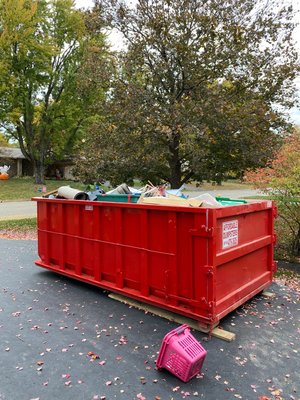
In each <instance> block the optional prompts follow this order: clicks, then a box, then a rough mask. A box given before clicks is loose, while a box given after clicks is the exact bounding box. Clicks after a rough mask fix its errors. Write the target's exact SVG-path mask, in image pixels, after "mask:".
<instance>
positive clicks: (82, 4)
mask: <svg viewBox="0 0 300 400" xmlns="http://www.w3.org/2000/svg"><path fill="white" fill-rule="evenodd" d="M136 2H137V0H126V3H128V4H134V3H136ZM282 3H288V4H290V3H292V4H293V7H294V9H295V10H297V14H296V18H295V20H296V21H297V22H298V23H299V26H298V27H297V28H296V29H295V39H296V41H297V43H298V46H297V47H298V51H299V53H300V0H282ZM93 4H94V2H93V0H75V5H76V6H77V7H78V8H90V7H92V6H93ZM109 40H110V42H111V45H112V47H113V48H114V49H115V50H118V49H120V48H121V47H122V38H121V35H120V34H118V32H115V31H113V32H112V33H111V34H110V35H109ZM296 84H297V87H298V88H299V92H300V77H298V78H297V79H296ZM290 116H291V119H292V121H293V122H294V123H296V124H297V125H300V108H299V107H294V108H293V109H292V110H291V111H290Z"/></svg>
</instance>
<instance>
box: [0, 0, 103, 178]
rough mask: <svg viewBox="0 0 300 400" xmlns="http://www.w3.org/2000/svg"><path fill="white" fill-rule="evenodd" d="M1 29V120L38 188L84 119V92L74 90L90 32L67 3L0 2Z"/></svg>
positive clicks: (52, 0)
mask: <svg viewBox="0 0 300 400" xmlns="http://www.w3.org/2000/svg"><path fill="white" fill-rule="evenodd" d="M0 26H1V33H0V77H1V86H0V94H1V100H0V106H1V109H0V121H1V124H2V127H4V129H5V130H6V132H7V133H9V134H10V135H11V136H12V137H13V138H15V139H17V140H18V141H19V144H20V148H21V150H22V152H23V154H24V155H25V157H26V158H27V159H28V160H30V161H32V163H33V164H34V168H35V179H36V182H37V183H41V182H43V179H44V170H45V165H46V164H47V163H48V162H50V161H53V160H55V159H57V158H61V157H63V156H64V155H65V154H66V152H70V151H71V149H72V147H73V145H74V143H76V141H77V140H78V138H79V137H80V134H81V129H82V128H83V125H84V121H85V120H86V118H87V116H88V115H89V107H90V98H89V93H88V92H85V93H84V94H83V93H81V92H80V90H79V88H78V86H79V73H80V68H81V66H82V62H83V58H84V56H85V54H86V52H87V48H88V46H89V43H90V36H89V31H88V29H86V26H85V16H84V14H83V12H81V11H79V10H76V9H75V8H74V4H73V1H72V0H40V1H36V0H0ZM97 38H98V45H99V44H100V43H101V44H102V45H103V46H104V36H103V35H101V37H100V36H99V35H98V36H97ZM94 40H95V39H94Z"/></svg>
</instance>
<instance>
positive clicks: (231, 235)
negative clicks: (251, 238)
mask: <svg viewBox="0 0 300 400" xmlns="http://www.w3.org/2000/svg"><path fill="white" fill-rule="evenodd" d="M238 243H239V221H238V220H237V219H236V220H234V221H227V222H223V229H222V248H223V249H227V248H228V247H232V246H236V245H237V244H238Z"/></svg>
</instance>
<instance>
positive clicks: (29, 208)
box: [0, 189, 259, 220]
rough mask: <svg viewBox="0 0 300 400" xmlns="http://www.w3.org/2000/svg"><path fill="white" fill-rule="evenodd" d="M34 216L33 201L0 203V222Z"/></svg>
mask: <svg viewBox="0 0 300 400" xmlns="http://www.w3.org/2000/svg"><path fill="white" fill-rule="evenodd" d="M184 193H185V194H188V195H189V196H190V197H196V196H198V195H199V194H202V193H210V194H211V195H212V196H223V197H229V198H232V199H238V198H241V197H247V196H255V195H257V194H259V191H257V190H251V189H246V190H245V189H243V190H220V189H217V190H210V191H204V190H199V189H195V190H187V191H185V192H184ZM35 216H36V202H34V201H9V202H2V203H0V220H5V219H21V218H32V217H35Z"/></svg>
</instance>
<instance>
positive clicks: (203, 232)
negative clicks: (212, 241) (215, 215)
mask: <svg viewBox="0 0 300 400" xmlns="http://www.w3.org/2000/svg"><path fill="white" fill-rule="evenodd" d="M189 232H190V233H191V234H192V235H193V236H202V237H212V236H213V234H214V228H208V227H207V226H205V225H201V226H200V228H197V229H190V230H189Z"/></svg>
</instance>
